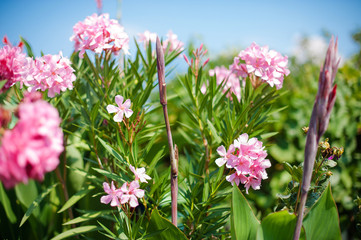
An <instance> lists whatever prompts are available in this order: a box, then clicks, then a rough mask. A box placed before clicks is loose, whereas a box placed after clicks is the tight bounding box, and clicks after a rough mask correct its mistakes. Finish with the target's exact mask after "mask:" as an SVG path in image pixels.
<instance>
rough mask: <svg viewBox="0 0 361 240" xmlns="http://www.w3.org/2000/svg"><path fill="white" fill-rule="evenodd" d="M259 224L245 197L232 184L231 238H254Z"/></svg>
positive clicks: (241, 239)
mask: <svg viewBox="0 0 361 240" xmlns="http://www.w3.org/2000/svg"><path fill="white" fill-rule="evenodd" d="M259 225H260V224H259V221H258V219H257V218H256V216H255V215H254V213H253V211H252V209H251V207H250V206H249V204H248V202H247V200H246V198H245V197H244V196H243V194H242V193H241V191H240V190H239V189H238V187H237V186H233V193H232V211H231V233H232V239H236V240H243V239H245V240H246V239H249V240H253V239H255V238H256V234H257V228H258V226H259Z"/></svg>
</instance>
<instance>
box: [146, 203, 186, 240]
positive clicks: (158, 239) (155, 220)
mask: <svg viewBox="0 0 361 240" xmlns="http://www.w3.org/2000/svg"><path fill="white" fill-rule="evenodd" d="M161 230H164V231H162V232H160V233H159V234H157V235H156V236H153V237H150V238H148V239H154V240H173V239H174V240H182V239H187V237H186V236H185V235H184V233H183V232H182V231H181V230H180V229H179V228H177V227H176V226H174V225H173V224H172V223H171V222H170V221H168V220H167V219H165V218H164V217H162V216H160V215H159V212H158V210H157V209H154V210H153V212H152V215H151V217H150V222H149V225H148V229H147V233H148V234H150V233H153V232H158V231H161Z"/></svg>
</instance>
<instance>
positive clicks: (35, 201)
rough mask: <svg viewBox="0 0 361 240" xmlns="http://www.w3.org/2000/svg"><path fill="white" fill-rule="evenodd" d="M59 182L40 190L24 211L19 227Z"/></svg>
mask: <svg viewBox="0 0 361 240" xmlns="http://www.w3.org/2000/svg"><path fill="white" fill-rule="evenodd" d="M58 184H59V183H55V184H53V185H51V186H50V187H48V188H47V189H46V190H45V191H44V192H42V193H41V194H40V195H39V196H38V197H37V198H36V199H35V200H34V202H33V203H32V204H31V205H30V207H29V208H28V210H27V211H26V213H25V215H24V217H23V219H21V223H20V226H19V227H21V226H22V225H23V224H24V223H25V222H26V220H27V219H28V218H29V217H30V215H31V214H32V212H33V211H34V209H36V208H37V207H38V206H39V204H40V203H41V201H42V200H43V199H44V198H45V197H46V196H47V195H48V194H49V193H50V192H51V191H52V190H53V189H54V188H55V187H56V186H57V185H58Z"/></svg>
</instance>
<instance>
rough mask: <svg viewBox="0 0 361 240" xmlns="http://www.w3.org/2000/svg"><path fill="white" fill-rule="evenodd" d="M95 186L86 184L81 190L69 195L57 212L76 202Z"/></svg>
mask: <svg viewBox="0 0 361 240" xmlns="http://www.w3.org/2000/svg"><path fill="white" fill-rule="evenodd" d="M94 188H95V187H94V186H92V185H86V186H85V187H84V188H83V189H82V190H80V191H79V192H77V193H76V194H74V195H73V196H71V198H70V199H69V200H68V201H67V202H66V203H65V204H64V206H63V207H62V208H61V209H60V210H59V211H58V213H61V212H64V211H65V210H66V209H68V208H70V207H71V206H73V205H74V204H75V203H77V202H78V201H79V200H80V199H82V198H83V197H85V196H86V195H87V194H88V193H89V192H90V191H91V190H93V189H94Z"/></svg>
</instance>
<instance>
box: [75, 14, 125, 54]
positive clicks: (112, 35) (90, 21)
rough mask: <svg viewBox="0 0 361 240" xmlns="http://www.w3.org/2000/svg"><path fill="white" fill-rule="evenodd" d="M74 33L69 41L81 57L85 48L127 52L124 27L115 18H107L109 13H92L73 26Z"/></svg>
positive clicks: (97, 50)
mask: <svg viewBox="0 0 361 240" xmlns="http://www.w3.org/2000/svg"><path fill="white" fill-rule="evenodd" d="M73 31H74V34H73V36H71V37H70V41H74V42H75V44H74V48H75V51H80V53H79V57H80V58H83V55H84V53H85V50H87V49H88V50H91V51H93V52H95V53H98V54H100V53H101V52H102V51H111V52H113V53H114V54H115V55H118V54H119V51H120V50H121V49H122V50H123V51H124V53H125V54H129V45H128V43H129V37H128V34H127V33H126V32H124V28H123V27H122V26H121V25H120V24H119V23H118V21H117V20H115V19H109V14H101V15H99V16H98V15H97V14H95V13H94V14H93V15H91V16H88V17H87V18H86V19H85V20H84V21H83V22H78V23H77V24H75V25H74V27H73Z"/></svg>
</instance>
